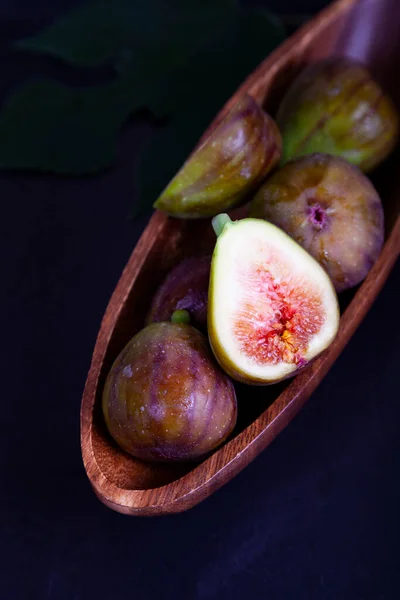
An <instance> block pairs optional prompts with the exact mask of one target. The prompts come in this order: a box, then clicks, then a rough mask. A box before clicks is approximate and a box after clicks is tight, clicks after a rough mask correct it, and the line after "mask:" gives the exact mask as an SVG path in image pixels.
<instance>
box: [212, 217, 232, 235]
mask: <svg viewBox="0 0 400 600" xmlns="http://www.w3.org/2000/svg"><path fill="white" fill-rule="evenodd" d="M227 223H232V219H231V218H230V217H229V215H227V214H226V213H221V214H220V215H217V216H216V217H214V218H213V220H212V221H211V224H212V226H213V229H214V231H215V235H216V236H217V237H218V236H219V235H221V233H222V232H223V230H224V228H225V225H227Z"/></svg>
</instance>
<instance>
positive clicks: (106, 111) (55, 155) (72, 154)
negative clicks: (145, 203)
mask: <svg viewBox="0 0 400 600" xmlns="http://www.w3.org/2000/svg"><path fill="white" fill-rule="evenodd" d="M129 91H130V87H129V85H127V82H125V81H119V82H116V83H112V84H108V85H104V86H100V87H94V88H89V89H83V90H82V89H73V88H69V87H67V86H65V85H61V84H59V83H56V82H52V81H39V82H35V83H32V84H28V85H26V86H25V87H23V88H22V89H21V90H20V91H19V92H17V93H16V94H15V95H14V96H13V97H12V98H11V99H10V100H9V102H8V103H7V104H6V105H5V106H4V108H3V111H2V113H1V114H0V168H3V169H36V170H40V171H54V172H56V173H64V174H71V173H73V174H83V173H89V172H93V171H97V170H99V169H101V168H104V167H107V166H109V165H111V164H112V163H113V161H114V159H115V148H116V140H117V135H118V132H119V130H120V128H121V125H122V123H123V122H124V120H125V119H126V117H127V116H128V114H129V113H130V110H131V102H130V97H129Z"/></svg>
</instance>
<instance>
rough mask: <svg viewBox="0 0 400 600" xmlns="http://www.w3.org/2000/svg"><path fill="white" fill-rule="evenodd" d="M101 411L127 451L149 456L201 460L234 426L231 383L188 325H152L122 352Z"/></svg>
mask: <svg viewBox="0 0 400 600" xmlns="http://www.w3.org/2000/svg"><path fill="white" fill-rule="evenodd" d="M103 413H104V417H105V421H106V424H107V427H108V430H109V432H110V433H111V435H112V437H113V438H114V439H115V441H116V442H117V443H118V444H119V445H120V446H121V448H123V449H124V450H125V451H126V452H129V453H130V454H132V455H133V456H136V457H138V458H141V459H143V460H147V461H190V460H197V459H199V458H200V457H202V456H203V455H205V454H208V453H209V452H210V451H212V450H214V449H215V448H216V447H217V446H219V445H220V444H221V443H222V442H223V441H224V440H225V439H226V438H227V437H228V436H229V434H230V433H231V432H232V430H233V428H234V426H235V424H236V416H237V403H236V395H235V390H234V387H233V384H232V382H231V381H230V379H229V378H228V376H227V375H226V374H225V373H224V372H223V371H221V369H220V368H219V367H218V365H217V363H216V362H215V360H214V358H213V356H212V354H211V351H210V349H209V346H208V342H207V339H206V338H205V336H204V335H203V334H202V333H200V332H199V331H198V330H197V329H195V328H194V327H192V326H191V325H186V324H179V323H168V322H165V323H153V324H151V325H148V326H147V327H146V328H145V329H143V330H142V331H140V332H139V333H138V334H137V335H135V337H134V338H133V339H132V340H131V341H130V342H129V343H128V344H127V346H126V347H125V348H124V349H123V350H122V352H121V353H120V355H119V356H118V358H117V359H116V361H115V362H114V365H113V366H112V369H111V371H110V373H109V375H108V377H107V381H106V384H105V388H104V392H103Z"/></svg>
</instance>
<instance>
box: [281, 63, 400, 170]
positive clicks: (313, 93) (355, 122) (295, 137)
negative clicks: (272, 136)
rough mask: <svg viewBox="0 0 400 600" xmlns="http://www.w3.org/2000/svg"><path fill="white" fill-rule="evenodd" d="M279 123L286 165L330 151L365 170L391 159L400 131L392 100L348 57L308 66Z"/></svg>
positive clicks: (284, 103) (293, 88)
mask: <svg viewBox="0 0 400 600" xmlns="http://www.w3.org/2000/svg"><path fill="white" fill-rule="evenodd" d="M277 123H278V125H279V128H280V130H281V133H282V138H283V157H282V162H283V163H284V162H287V161H288V160H291V159H293V158H297V157H299V156H303V155H306V154H312V153H314V152H324V153H327V154H333V155H336V156H341V157H343V158H345V159H346V160H348V161H349V162H351V163H352V164H355V165H357V166H358V167H360V168H361V169H362V170H363V171H365V172H367V171H370V170H371V169H373V168H374V167H376V166H377V165H378V164H379V163H381V162H382V161H383V160H384V159H385V158H386V157H387V156H388V154H389V153H390V152H391V150H392V149H393V147H394V146H395V144H396V142H397V139H398V133H399V116H398V113H397V110H396V108H395V106H394V104H393V102H392V100H391V99H390V98H389V96H388V95H387V94H385V93H384V91H383V90H382V88H381V87H380V85H379V84H378V83H377V82H376V81H375V80H374V79H373V78H372V76H371V74H370V73H369V71H368V70H367V68H366V67H365V66H364V65H363V64H361V63H358V62H356V61H354V60H352V59H349V58H344V57H333V58H329V59H326V60H323V61H320V62H317V63H314V64H311V65H310V66H308V67H306V68H305V69H304V70H303V71H302V72H301V73H300V75H298V77H297V78H296V79H295V80H294V82H293V83H292V85H291V86H290V88H289V90H288V92H287V93H286V95H285V96H284V98H283V101H282V103H281V106H280V108H279V111H278V115H277Z"/></svg>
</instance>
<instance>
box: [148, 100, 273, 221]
mask: <svg viewBox="0 0 400 600" xmlns="http://www.w3.org/2000/svg"><path fill="white" fill-rule="evenodd" d="M281 146H282V141H281V135H280V133H279V130H278V127H277V126H276V124H275V122H274V121H273V119H272V118H271V117H270V116H269V115H267V114H266V113H265V112H264V111H263V110H262V108H261V107H260V106H259V105H258V104H257V102H256V101H255V100H254V99H253V98H252V97H251V96H247V95H246V96H244V97H243V98H242V99H241V100H240V101H239V102H238V103H237V104H236V106H234V107H233V109H232V110H231V111H230V112H229V113H228V114H227V116H226V117H225V118H224V119H223V120H222V122H221V123H220V124H219V125H218V126H217V127H216V129H215V130H214V131H213V132H212V133H211V135H210V136H209V137H208V138H207V139H206V140H204V141H203V143H201V144H200V146H199V147H198V148H196V149H195V150H194V152H193V153H192V154H191V156H189V158H188V160H187V161H186V162H185V164H184V165H183V167H182V168H181V169H180V171H179V172H178V173H177V175H175V177H174V178H173V179H172V181H171V182H170V183H169V185H168V186H167V187H166V189H165V190H164V191H163V193H162V194H161V196H160V197H159V198H158V200H157V201H156V202H155V204H154V207H155V208H157V209H159V210H162V211H164V212H166V213H167V214H169V215H171V216H173V217H181V218H186V219H195V218H200V217H212V216H214V215H216V214H218V213H219V212H221V211H225V210H228V209H230V208H233V207H234V206H236V205H238V204H240V203H241V202H242V201H243V200H244V199H245V198H246V196H247V195H248V194H249V192H251V191H252V190H253V189H255V188H256V187H257V185H258V184H259V183H260V182H261V181H262V180H263V178H264V177H265V176H266V175H267V174H268V173H269V172H270V171H271V170H272V169H273V168H274V167H275V166H276V164H277V163H278V162H279V159H280V156H281Z"/></svg>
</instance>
